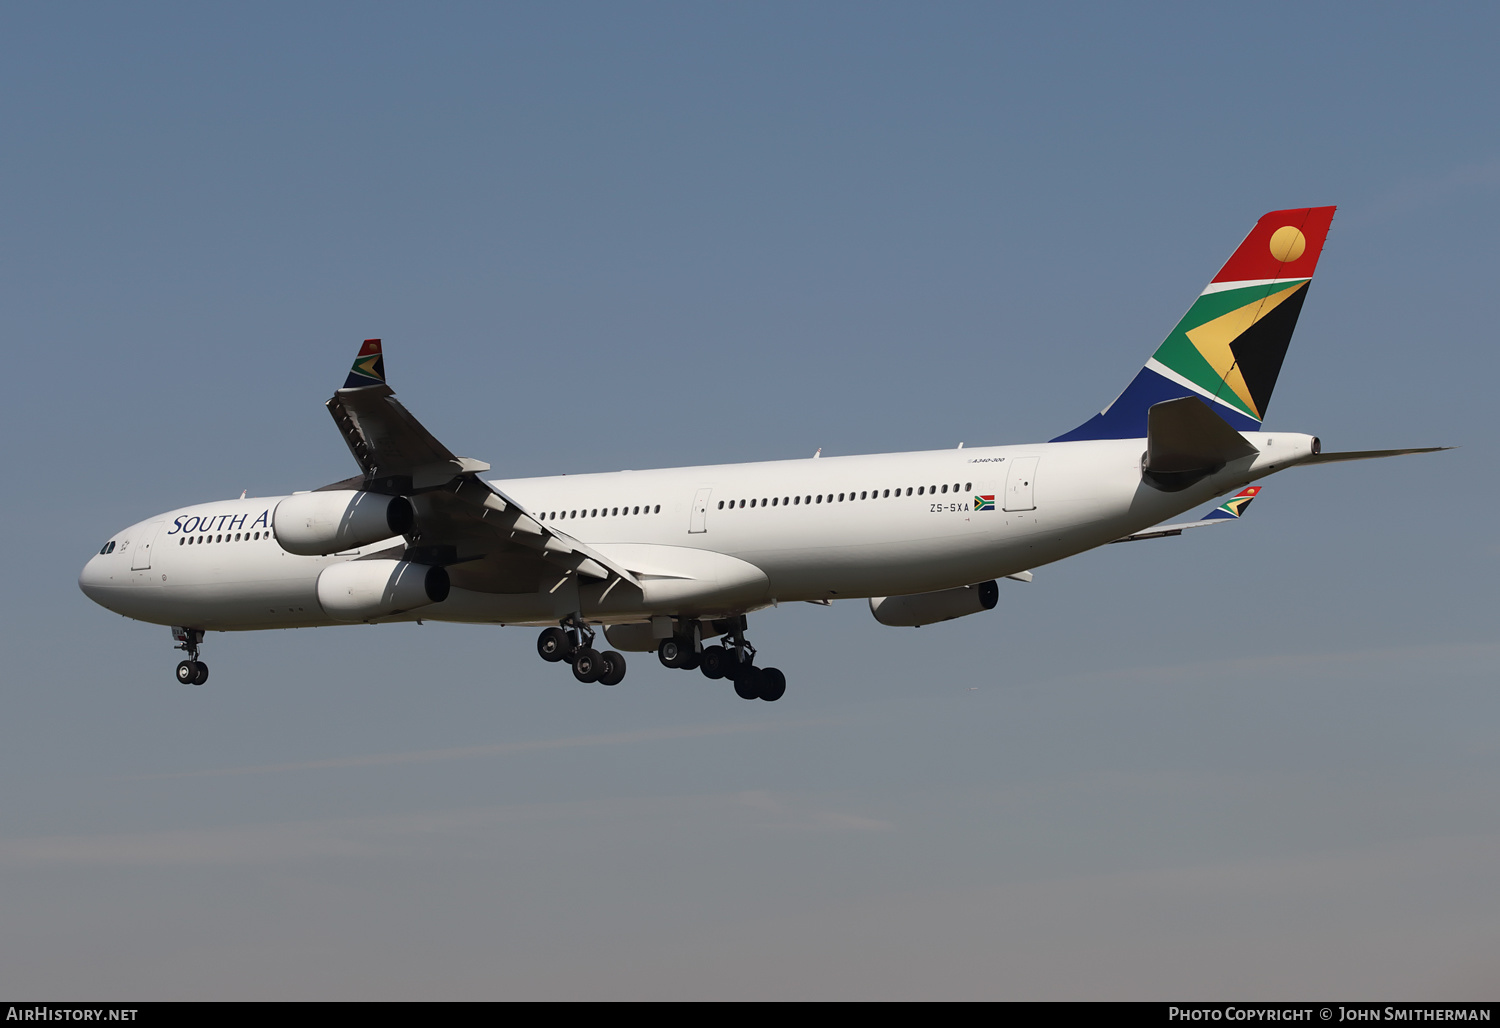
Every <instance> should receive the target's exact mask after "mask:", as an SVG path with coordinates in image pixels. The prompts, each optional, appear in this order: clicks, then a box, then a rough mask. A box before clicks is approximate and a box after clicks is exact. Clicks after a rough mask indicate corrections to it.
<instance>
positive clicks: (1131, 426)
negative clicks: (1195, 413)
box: [1051, 368, 1260, 443]
mask: <svg viewBox="0 0 1500 1028" xmlns="http://www.w3.org/2000/svg"><path fill="white" fill-rule="evenodd" d="M1184 396H1196V397H1198V398H1199V399H1204V400H1206V399H1207V398H1206V397H1204V396H1203V395H1202V394H1201V393H1198V392H1195V391H1194V390H1192V389H1189V388H1188V387H1187V386H1185V385H1179V384H1178V383H1176V382H1173V381H1172V380H1171V379H1170V378H1166V377H1165V376H1162V375H1158V374H1157V373H1156V372H1154V371H1152V370H1151V369H1150V368H1142V369H1141V370H1140V372H1139V374H1137V375H1136V376H1135V378H1134V379H1132V380H1131V382H1130V385H1128V386H1126V387H1125V391H1124V392H1123V393H1121V394H1120V395H1119V396H1118V397H1117V398H1116V399H1115V402H1114V403H1112V404H1110V405H1109V406H1108V407H1107V408H1105V409H1104V411H1103V412H1101V413H1099V414H1095V415H1094V416H1093V417H1092V418H1089V420H1087V421H1085V422H1084V423H1083V424H1081V425H1079V426H1078V427H1077V428H1075V429H1073V431H1071V432H1065V433H1063V434H1062V435H1060V436H1058V437H1057V438H1056V439H1053V440H1051V442H1054V443H1071V442H1075V441H1077V440H1080V439H1144V438H1146V412H1147V411H1148V410H1150V409H1151V406H1152V405H1153V404H1157V403H1161V402H1162V401H1163V400H1177V399H1181V398H1182V397H1184ZM1210 407H1211V408H1212V409H1213V412H1214V413H1215V414H1217V415H1219V417H1221V418H1223V419H1224V420H1225V421H1227V422H1229V427H1231V428H1233V429H1235V430H1236V431H1238V432H1255V431H1259V429H1260V422H1258V421H1256V420H1255V419H1253V418H1251V417H1249V416H1247V415H1245V414H1242V413H1240V412H1239V411H1237V410H1235V409H1234V408H1233V407H1227V406H1225V405H1224V404H1222V403H1211V404H1210Z"/></svg>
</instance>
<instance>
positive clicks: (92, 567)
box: [78, 555, 107, 605]
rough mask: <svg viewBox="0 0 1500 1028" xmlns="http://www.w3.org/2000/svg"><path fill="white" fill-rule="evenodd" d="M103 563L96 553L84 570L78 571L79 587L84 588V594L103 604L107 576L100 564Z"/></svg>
mask: <svg viewBox="0 0 1500 1028" xmlns="http://www.w3.org/2000/svg"><path fill="white" fill-rule="evenodd" d="M101 564H102V562H101V561H100V559H99V557H98V556H97V555H96V556H94V557H92V558H91V559H90V560H89V562H88V563H87V564H85V565H84V566H83V570H82V571H80V572H79V573H78V588H80V589H82V590H83V595H85V596H87V597H88V598H89V599H91V600H93V601H94V602H95V603H98V604H100V605H103V603H104V582H105V579H106V577H107V576H106V575H105V574H104V571H103V569H102V567H101V566H100V565H101Z"/></svg>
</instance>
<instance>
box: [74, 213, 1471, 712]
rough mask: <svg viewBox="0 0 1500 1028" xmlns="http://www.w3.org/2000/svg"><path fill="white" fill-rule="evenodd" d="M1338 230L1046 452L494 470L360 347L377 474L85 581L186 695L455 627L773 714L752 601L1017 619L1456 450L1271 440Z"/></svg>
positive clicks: (353, 399)
mask: <svg viewBox="0 0 1500 1028" xmlns="http://www.w3.org/2000/svg"><path fill="white" fill-rule="evenodd" d="M1333 214H1334V208H1333V207H1310V208H1298V209H1291V210H1282V211H1272V212H1271V213H1269V214H1267V215H1265V216H1264V217H1262V218H1261V219H1260V220H1259V221H1257V222H1256V224H1255V227H1254V228H1253V229H1252V230H1251V232H1250V234H1249V235H1248V236H1246V237H1245V239H1244V241H1243V242H1242V243H1241V244H1240V245H1239V247H1238V248H1237V249H1236V250H1235V251H1234V253H1233V254H1232V255H1231V256H1230V258H1229V260H1228V262H1227V263H1225V265H1224V266H1223V267H1222V268H1221V269H1220V270H1219V273H1218V274H1217V275H1215V276H1214V277H1213V279H1212V281H1211V282H1210V283H1209V285H1208V286H1207V287H1206V288H1205V289H1204V290H1203V292H1202V293H1201V294H1200V295H1199V296H1198V298H1197V299H1196V300H1195V301H1194V302H1193V304H1192V306H1191V307H1190V308H1189V310H1188V312H1187V314H1186V315H1184V316H1183V318H1182V320H1181V321H1180V322H1178V324H1177V326H1176V327H1175V328H1174V329H1173V330H1172V331H1171V333H1170V334H1169V335H1168V336H1167V338H1166V339H1165V341H1163V342H1162V344H1161V345H1160V346H1159V347H1158V348H1157V349H1156V351H1155V352H1154V353H1153V354H1152V356H1151V358H1150V359H1149V360H1148V361H1147V362H1146V365H1145V366H1144V367H1143V368H1142V369H1141V370H1140V372H1139V373H1138V374H1137V375H1136V376H1135V378H1134V379H1132V380H1131V382H1130V383H1129V384H1128V385H1127V386H1126V388H1125V390H1124V392H1122V393H1121V394H1120V395H1119V396H1118V397H1117V398H1116V399H1115V400H1114V401H1113V402H1112V403H1110V404H1109V405H1108V406H1107V407H1105V408H1104V409H1103V410H1102V411H1101V412H1100V413H1098V414H1097V415H1095V416H1093V417H1092V418H1090V419H1089V420H1087V421H1085V422H1084V423H1083V424H1081V425H1079V426H1078V427H1077V428H1074V429H1072V430H1071V431H1069V432H1065V433H1063V434H1062V435H1059V436H1057V437H1055V438H1053V439H1051V440H1050V441H1048V442H1045V443H1027V444H1024V445H1019V446H1017V445H1008V446H986V447H976V448H969V449H964V448H963V447H962V444H960V446H959V448H958V449H952V450H931V451H923V452H912V453H886V454H870V455H860V456H847V457H823V456H821V452H820V453H819V454H815V455H814V456H813V457H811V458H805V459H799V460H779V461H766V462H759V463H749V464H725V465H711V466H704V467H687V468H672V469H664V470H654V471H619V472H613V473H607V474H585V475H566V476H556V477H548V478H525V479H487V478H485V477H484V476H485V474H486V473H487V472H489V471H490V465H489V464H486V463H484V462H483V461H479V460H475V459H473V458H470V457H460V456H457V455H455V453H454V452H453V451H452V450H450V449H448V448H447V447H446V446H444V445H443V444H442V443H440V442H439V441H438V440H437V439H436V438H434V437H433V436H432V434H431V433H429V432H428V431H427V430H426V429H425V428H424V427H423V426H422V425H421V423H419V422H418V421H417V420H416V418H414V417H413V416H412V415H411V414H410V413H409V412H408V411H407V410H406V408H405V407H403V406H402V405H401V404H400V403H399V402H398V401H397V400H396V397H395V393H394V391H393V390H392V388H391V387H390V386H389V385H388V384H387V383H386V377H385V366H384V355H383V349H382V345H381V341H380V340H379V339H369V340H365V342H364V344H363V346H362V347H361V348H360V350H359V354H358V356H357V357H356V359H355V361H354V364H353V367H352V368H351V370H350V372H349V375H348V378H347V379H346V381H345V382H344V385H343V387H342V388H339V389H338V390H336V391H335V392H334V394H333V397H332V398H331V399H330V400H328V402H327V407H328V411H329V413H330V414H331V415H332V416H333V420H334V423H335V424H336V425H337V426H338V429H339V432H340V434H341V435H342V436H343V439H344V442H345V443H346V444H347V445H348V447H349V451H350V453H351V454H352V455H353V457H354V460H355V462H356V463H357V464H358V466H359V469H360V471H359V474H357V475H354V476H352V477H350V478H346V479H344V480H342V481H339V482H334V483H332V484H330V485H325V486H323V487H321V488H319V489H315V490H311V491H305V492H296V493H292V494H291V495H289V496H273V497H266V498H255V499H247V498H244V497H243V496H242V497H241V498H239V499H231V500H215V501H210V502H206V503H201V504H195V505H193V506H189V507H183V508H180V509H177V510H171V511H167V512H166V513H164V514H157V515H155V516H153V517H150V518H147V519H145V520H144V521H140V522H138V523H136V524H134V525H131V526H130V527H129V528H126V529H125V530H124V531H122V532H119V533H116V534H115V535H114V536H113V537H111V538H110V539H109V541H107V542H106V543H105V544H104V545H103V547H101V548H100V550H99V552H98V553H97V554H95V555H94V556H93V557H92V558H91V559H90V560H89V561H88V563H87V564H86V565H85V566H84V568H83V571H82V573H81V575H80V576H79V586H80V588H81V589H82V590H83V592H84V593H85V594H86V595H87V596H88V597H89V598H90V599H92V600H94V601H95V602H96V603H99V604H100V605H101V606H104V607H106V608H108V609H109V610H112V611H115V612H117V613H119V614H122V615H124V616H126V617H130V618H135V619H138V620H141V621H146V622H151V623H154V624H161V625H167V626H170V627H171V629H172V633H173V638H174V640H175V642H176V648H177V649H180V650H183V651H185V653H186V654H187V659H185V660H183V661H181V662H180V663H179V664H178V665H177V672H176V673H177V680H178V681H179V682H181V683H183V684H185V685H186V684H192V685H202V684H203V683H204V682H205V681H206V680H207V678H208V666H207V665H206V664H205V663H203V662H202V661H201V660H200V659H199V656H200V653H199V648H200V646H201V645H202V643H203V640H204V637H205V635H206V633H208V632H236V631H253V630H260V629H273V628H306V627H313V626H323V625H339V624H361V623H371V624H380V623H387V622H410V621H422V620H433V621H452V622H467V623H474V624H491V625H524V626H532V627H541V628H542V631H541V634H540V636H539V637H538V639H537V651H538V653H539V655H540V656H541V657H542V659H543V660H546V661H549V662H553V663H566V664H568V665H569V666H570V667H571V668H572V673H573V676H574V677H575V678H577V679H578V680H579V681H580V682H598V683H601V684H604V685H611V686H612V685H617V684H618V683H619V682H620V681H621V680H622V679H623V678H624V677H625V670H626V662H625V657H624V654H623V653H621V652H620V651H622V650H623V651H626V652H635V653H650V652H653V651H654V652H655V653H656V655H657V658H658V659H659V661H660V662H661V663H662V664H663V665H665V666H666V667H668V668H676V669H684V670H693V669H697V670H699V671H700V672H701V673H702V674H704V675H705V676H707V677H708V678H710V679H716V680H718V679H727V680H728V681H730V682H731V683H732V684H733V686H734V691H735V692H736V694H738V695H739V696H740V697H742V698H744V699H751V700H753V699H760V700H764V701H775V700H778V699H780V698H781V697H782V695H783V694H784V693H785V691H786V676H785V674H784V673H783V672H782V671H780V670H779V669H777V668H775V667H763V666H761V665H760V664H758V663H757V656H758V654H757V651H756V649H755V647H754V646H753V645H752V644H751V643H750V642H749V641H748V640H747V639H746V638H745V633H746V631H747V629H748V616H749V615H750V614H752V613H755V612H756V611H759V610H764V609H766V608H769V607H774V606H777V605H780V604H785V603H792V602H798V601H806V602H811V603H818V604H825V605H826V604H830V603H832V602H833V601H835V600H843V599H865V600H867V601H868V603H869V607H870V611H871V613H872V614H873V615H874V617H875V619H876V620H877V621H878V622H880V623H881V624H883V625H889V626H897V627H903V626H921V625H927V624H932V623H934V622H938V621H944V620H949V619H952V618H957V617H965V616H969V615H972V614H977V613H980V612H982V611H984V610H988V609H992V608H993V607H995V605H996V603H997V601H998V596H999V588H998V584H997V582H998V580H999V579H1004V578H1010V579H1016V580H1019V581H1029V580H1030V579H1031V572H1032V570H1033V569H1035V568H1038V567H1040V566H1042V565H1045V564H1049V563H1052V562H1054V561H1058V560H1062V559H1063V558H1065V557H1070V556H1072V555H1074V554H1077V553H1082V552H1084V551H1086V550H1090V549H1094V548H1095V547H1098V546H1103V545H1106V544H1110V543H1115V542H1126V541H1138V540H1141V539H1148V538H1160V537H1163V536H1172V535H1180V534H1181V532H1182V531H1184V530H1186V529H1188V528H1196V527H1202V526H1206V525H1212V524H1219V523H1225V522H1228V521H1233V520H1234V519H1236V518H1237V517H1238V515H1239V514H1240V513H1242V512H1243V508H1244V506H1245V505H1246V504H1247V503H1248V502H1249V500H1250V498H1253V497H1254V495H1255V491H1256V488H1258V487H1251V488H1247V487H1249V486H1250V484H1251V483H1252V482H1256V481H1258V480H1260V479H1262V478H1265V477H1266V476H1268V475H1271V474H1274V473H1276V472H1278V471H1282V470H1284V469H1286V468H1291V467H1299V466H1302V465H1311V464H1326V463H1331V462H1335V461H1350V460H1363V459H1369V458H1376V457H1389V456H1394V455H1397V454H1407V453H1429V452H1434V451H1437V450H1441V449H1448V447H1419V448H1408V449H1399V450H1366V451H1353V452H1343V453H1324V452H1323V451H1322V445H1321V443H1320V442H1319V440H1318V438H1317V437H1316V436H1313V435H1307V434H1303V433H1297V432H1280V431H1267V430H1265V428H1264V426H1263V424H1262V422H1263V419H1264V417H1265V412H1266V408H1267V404H1268V402H1269V401H1270V398H1271V394H1272V391H1273V389H1274V388H1275V386H1276V380H1277V377H1278V375H1279V374H1280V371H1281V365H1282V361H1283V358H1284V357H1285V356H1286V352H1287V347H1288V345H1289V344H1290V341H1291V337H1292V332H1293V330H1294V328H1295V327H1296V323H1297V318H1298V315H1299V314H1300V312H1301V310H1302V305H1303V302H1304V300H1305V299H1306V296H1307V291H1308V287H1309V285H1310V283H1311V281H1312V277H1313V272H1314V270H1315V269H1316V266H1317V262H1318V258H1319V256H1320V255H1321V253H1322V250H1323V244H1324V240H1325V238H1326V237H1327V234H1328V230H1329V227H1330V225H1331V224H1332V221H1333ZM1233 490H1243V491H1242V492H1240V493H1239V494H1238V495H1236V496H1235V497H1233V498H1232V499H1230V500H1229V501H1228V502H1227V503H1225V504H1224V505H1223V506H1222V507H1221V508H1219V509H1218V510H1217V511H1215V512H1210V514H1209V515H1207V516H1205V517H1204V518H1202V519H1200V520H1199V521H1196V522H1184V523H1181V524H1162V522H1164V521H1165V520H1166V519H1168V518H1171V517H1173V516H1176V515H1179V514H1181V513H1183V512H1184V511H1187V510H1189V509H1190V508H1193V507H1196V506H1197V505H1199V504H1201V503H1204V502H1206V501H1209V500H1211V499H1213V498H1215V497H1220V496H1223V495H1225V494H1226V493H1228V492H1231V491H1233ZM1152 526H1157V527H1155V528H1153V527H1152ZM596 629H599V630H602V631H603V634H604V637H605V640H606V641H607V642H608V645H609V646H610V647H611V648H610V649H606V650H604V651H603V652H601V651H600V649H598V648H597V647H596V640H597V635H596ZM716 640H717V641H716Z"/></svg>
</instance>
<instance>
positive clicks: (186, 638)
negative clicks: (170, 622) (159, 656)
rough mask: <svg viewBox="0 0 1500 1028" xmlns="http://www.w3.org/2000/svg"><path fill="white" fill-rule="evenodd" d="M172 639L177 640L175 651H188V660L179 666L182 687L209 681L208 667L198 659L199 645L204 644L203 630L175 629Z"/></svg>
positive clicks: (178, 676) (178, 672)
mask: <svg viewBox="0 0 1500 1028" xmlns="http://www.w3.org/2000/svg"><path fill="white" fill-rule="evenodd" d="M172 638H173V639H176V640H177V645H176V646H174V647H173V649H177V650H186V651H187V655H188V659H187V660H184V661H181V662H179V663H178V665H177V681H178V682H179V683H180V684H182V685H202V684H203V683H204V682H206V681H208V665H207V664H205V663H203V661H201V660H199V659H198V644H199V643H201V642H203V629H201V628H173V629H172Z"/></svg>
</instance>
